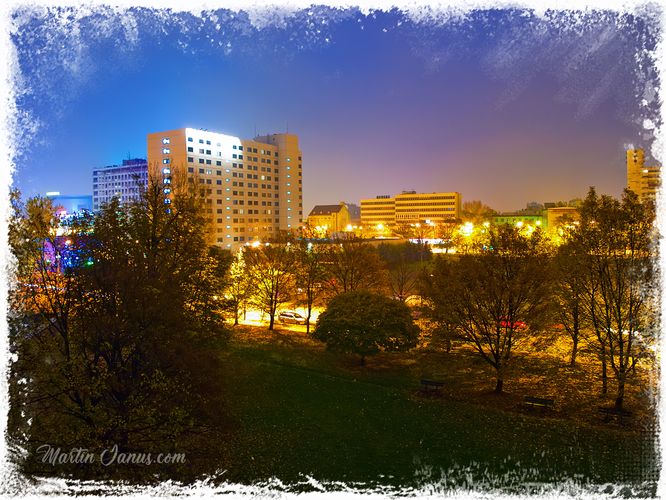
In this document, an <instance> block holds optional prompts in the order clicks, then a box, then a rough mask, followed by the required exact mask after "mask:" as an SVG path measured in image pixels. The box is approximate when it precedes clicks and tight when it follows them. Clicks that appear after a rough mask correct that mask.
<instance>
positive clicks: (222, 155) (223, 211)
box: [148, 128, 303, 249]
mask: <svg viewBox="0 0 666 500" xmlns="http://www.w3.org/2000/svg"><path fill="white" fill-rule="evenodd" d="M301 158H302V157H301V150H300V149H299V145H298V137H297V136H296V135H293V134H270V135H263V136H257V137H255V138H254V139H252V140H249V139H240V138H238V137H234V136H230V135H225V134H220V133H217V132H209V131H208V130H201V129H194V128H181V129H177V130H168V131H165V132H155V133H151V134H148V170H149V178H155V179H157V180H158V181H159V182H160V183H161V184H163V186H164V188H163V190H164V203H165V207H166V209H167V210H168V205H169V204H170V203H171V194H172V193H171V189H172V185H171V180H172V176H173V175H176V174H177V173H182V174H185V175H184V178H187V182H188V183H189V184H192V185H194V184H196V185H198V186H200V190H202V191H203V194H205V196H206V211H207V212H208V214H210V217H211V219H212V225H213V231H214V233H215V234H214V238H213V240H214V241H215V242H217V244H218V245H221V246H223V247H225V248H232V249H235V248H238V247H240V246H242V245H244V244H246V243H252V242H255V241H265V240H267V239H272V238H274V237H275V236H276V235H277V234H278V233H279V232H280V231H291V230H293V229H296V228H298V227H299V226H300V225H301V222H302V218H303V188H302V160H301Z"/></svg>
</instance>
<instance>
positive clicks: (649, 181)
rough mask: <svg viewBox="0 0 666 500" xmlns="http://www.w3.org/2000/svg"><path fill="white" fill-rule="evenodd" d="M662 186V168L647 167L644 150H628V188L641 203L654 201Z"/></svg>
mask: <svg viewBox="0 0 666 500" xmlns="http://www.w3.org/2000/svg"><path fill="white" fill-rule="evenodd" d="M660 184H661V167H659V166H651V167H646V166H645V152H644V151H643V150H642V149H628V150H627V188H629V189H630V190H631V191H633V192H634V193H636V194H637V195H638V197H639V199H640V200H641V201H646V200H654V199H655V198H656V196H657V191H658V190H659V186H660Z"/></svg>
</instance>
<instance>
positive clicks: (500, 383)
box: [495, 376, 504, 394]
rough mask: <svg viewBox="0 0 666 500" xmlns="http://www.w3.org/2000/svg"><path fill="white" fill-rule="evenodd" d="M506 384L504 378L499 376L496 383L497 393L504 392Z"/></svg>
mask: <svg viewBox="0 0 666 500" xmlns="http://www.w3.org/2000/svg"><path fill="white" fill-rule="evenodd" d="M503 386H504V380H503V379H502V378H501V377H499V376H498V377H497V384H495V392H496V393H497V394H501V393H502V387H503Z"/></svg>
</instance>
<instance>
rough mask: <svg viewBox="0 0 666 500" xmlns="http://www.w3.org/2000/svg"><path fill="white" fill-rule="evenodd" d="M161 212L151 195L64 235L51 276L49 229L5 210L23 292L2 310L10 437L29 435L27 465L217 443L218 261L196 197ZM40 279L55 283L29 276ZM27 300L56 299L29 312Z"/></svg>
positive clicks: (160, 201)
mask: <svg viewBox="0 0 666 500" xmlns="http://www.w3.org/2000/svg"><path fill="white" fill-rule="evenodd" d="M172 202H173V203H172V204H170V211H169V212H167V211H166V210H165V204H164V195H163V193H162V186H159V185H157V184H151V185H150V186H149V189H148V190H147V192H146V193H144V196H143V198H142V200H141V201H140V202H138V203H136V204H134V205H132V206H129V207H121V206H120V205H119V204H118V202H117V200H115V201H113V202H112V203H110V204H109V205H107V206H105V207H104V208H103V209H102V210H101V211H100V212H99V213H98V214H96V215H95V216H94V220H92V221H90V222H91V224H80V225H79V226H78V228H77V231H74V230H73V229H72V227H69V228H67V229H66V234H67V236H66V238H67V239H66V240H65V241H64V244H65V245H66V247H67V248H69V249H72V248H74V249H75V252H74V251H73V250H69V252H70V255H69V257H68V258H67V259H66V260H67V265H64V266H60V267H59V268H58V269H56V270H55V271H51V270H50V269H49V266H51V265H52V264H51V263H49V261H48V259H47V258H46V257H44V256H45V255H48V252H47V253H45V252H44V251H43V248H44V244H45V242H48V241H49V239H50V238H51V236H50V235H51V234H52V233H53V229H54V224H53V218H52V217H51V218H49V216H48V206H47V205H44V203H43V202H42V201H41V200H36V201H33V200H29V201H28V202H27V203H26V208H25V209H23V208H22V206H21V205H20V203H18V202H17V203H15V211H14V215H13V222H12V227H11V241H12V249H13V250H14V253H15V255H16V257H17V261H18V262H17V279H18V283H20V284H22V285H23V286H21V289H27V290H30V291H31V292H30V293H29V294H27V295H26V294H21V293H19V292H20V289H19V290H17V291H16V293H15V294H14V295H13V301H12V304H13V311H12V314H13V317H14V320H13V322H12V329H11V345H12V349H13V351H14V352H16V353H17V354H19V356H18V361H17V362H16V363H15V364H14V365H13V366H12V373H11V386H12V398H13V403H15V404H13V405H12V414H11V416H10V420H11V422H12V429H13V430H14V431H15V432H14V435H15V436H22V435H23V433H22V431H23V430H25V429H26V426H29V432H27V433H26V435H27V436H29V437H28V441H27V442H24V443H23V445H24V446H25V447H26V448H27V449H28V450H29V451H30V452H31V453H33V455H32V456H33V457H34V451H35V447H36V446H37V445H39V444H42V443H50V444H52V445H54V446H61V447H63V448H71V447H88V448H90V449H91V450H98V449H100V450H101V449H104V448H107V447H109V446H110V445H113V444H117V445H118V446H119V449H120V451H126V450H133V451H151V450H152V451H154V450H155V449H156V448H157V447H159V449H160V450H165V449H166V450H167V451H168V450H169V449H172V448H173V447H174V446H176V443H178V446H179V447H181V449H182V448H183V447H185V446H187V443H189V445H190V446H194V447H196V446H199V445H201V446H205V447H208V446H209V445H210V444H211V443H213V442H215V441H216V440H211V439H210V436H212V435H214V434H215V433H217V432H219V431H220V429H221V428H222V427H220V426H219V416H220V413H221V412H222V403H221V399H220V398H221V391H220V387H219V384H220V381H221V380H222V379H223V377H222V375H221V373H220V368H221V365H220V362H219V356H218V355H217V352H218V351H219V348H220V347H221V346H223V345H224V342H225V341H226V330H225V329H224V328H223V323H222V321H221V317H220V315H219V313H218V308H219V307H218V303H217V301H215V300H214V296H215V295H217V294H220V295H221V291H222V290H221V281H220V276H221V275H222V274H223V272H222V269H221V266H222V267H223V264H222V263H221V260H220V259H219V258H218V257H220V256H217V255H216V253H215V251H212V252H211V251H210V250H209V248H208V246H207V239H208V235H207V233H206V227H207V220H208V219H207V217H206V216H205V215H204V213H203V211H202V209H201V205H202V200H201V199H200V198H198V197H196V196H193V195H189V194H187V193H181V194H179V195H175V196H174V197H173V200H172ZM35 206H41V207H43V208H45V210H40V211H39V214H38V213H37V212H36V211H35V210H33V209H32V208H31V207H35ZM45 221H46V222H48V223H45ZM77 224H79V223H78V222H77ZM36 228H39V230H36ZM56 232H57V228H56ZM68 242H69V243H68ZM56 243H58V242H57V241H56ZM63 255H64V254H63ZM59 260H63V259H62V258H61V259H59ZM49 273H53V274H52V275H53V276H54V277H55V276H59V277H60V278H58V279H57V283H58V284H57V285H55V286H54V285H52V284H47V283H46V282H44V281H43V280H35V279H34V277H35V276H36V275H37V276H40V275H41V276H44V275H47V274H49ZM49 276H51V274H49ZM33 291H38V293H39V294H41V295H43V296H44V295H45V296H47V297H55V296H58V299H57V300H52V299H51V298H49V299H47V300H45V301H42V302H41V303H40V304H39V305H38V307H37V308H35V306H36V302H35V301H32V300H31V297H34V296H36V295H37V292H34V293H33ZM35 313H36V314H35ZM24 379H25V380H30V384H29V385H28V386H24V385H21V384H20V383H19V381H20V380H24ZM30 422H31V423H30ZM216 426H217V427H216ZM199 440H201V441H199ZM197 441H198V444H196V445H195V444H194V443H195V442H197ZM35 464H37V465H36V466H37V467H39V465H38V462H37V461H33V466H35ZM63 467H64V468H66V467H67V466H66V465H63ZM110 471H111V469H106V470H105V472H110ZM70 472H76V473H79V472H81V473H82V471H78V470H71V471H70ZM117 472H119V473H120V474H125V473H127V471H123V470H122V468H120V469H118V471H117Z"/></svg>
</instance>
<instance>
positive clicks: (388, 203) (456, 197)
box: [361, 191, 462, 226]
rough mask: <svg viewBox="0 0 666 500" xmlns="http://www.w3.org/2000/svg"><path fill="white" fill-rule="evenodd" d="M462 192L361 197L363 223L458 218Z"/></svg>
mask: <svg viewBox="0 0 666 500" xmlns="http://www.w3.org/2000/svg"><path fill="white" fill-rule="evenodd" d="M461 204H462V201H461V197H460V193H456V192H451V193H416V192H414V191H404V192H402V193H401V194H399V195H396V196H394V197H392V198H391V197H389V196H378V197H376V198H371V199H367V200H361V224H363V225H367V226H376V225H380V224H381V225H384V226H393V225H404V224H417V223H433V224H437V223H440V222H445V221H449V220H451V219H458V218H459V217H460V211H461Z"/></svg>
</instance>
